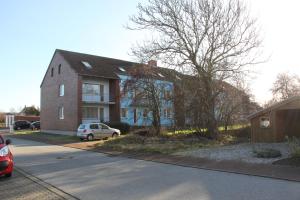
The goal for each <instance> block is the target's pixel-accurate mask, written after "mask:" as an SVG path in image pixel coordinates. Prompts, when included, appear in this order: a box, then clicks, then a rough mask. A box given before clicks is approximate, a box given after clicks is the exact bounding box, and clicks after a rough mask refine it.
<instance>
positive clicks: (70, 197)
mask: <svg viewBox="0 0 300 200" xmlns="http://www.w3.org/2000/svg"><path fill="white" fill-rule="evenodd" d="M14 170H16V171H18V172H19V173H20V174H22V175H23V176H25V177H26V178H28V179H30V180H31V181H33V182H35V183H37V184H39V185H41V186H43V187H45V188H46V189H47V190H49V191H51V192H53V193H55V194H56V195H58V196H60V197H62V198H64V199H66V200H80V199H79V198H77V197H75V196H73V195H71V194H69V193H67V192H65V191H63V190H61V189H59V188H57V187H55V186H54V185H51V184H49V183H47V182H45V181H43V180H42V179H40V178H38V177H36V176H33V175H32V174H30V173H28V172H25V171H24V170H23V169H21V168H19V167H16V166H14Z"/></svg>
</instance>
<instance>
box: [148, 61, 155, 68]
mask: <svg viewBox="0 0 300 200" xmlns="http://www.w3.org/2000/svg"><path fill="white" fill-rule="evenodd" d="M148 65H149V66H150V67H157V61H156V60H149V61H148Z"/></svg>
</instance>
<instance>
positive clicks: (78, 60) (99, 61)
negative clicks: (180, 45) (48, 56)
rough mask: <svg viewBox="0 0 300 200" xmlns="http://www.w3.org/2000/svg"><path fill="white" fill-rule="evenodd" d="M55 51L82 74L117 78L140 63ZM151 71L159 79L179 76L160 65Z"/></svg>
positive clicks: (172, 79) (126, 73) (169, 79)
mask: <svg viewBox="0 0 300 200" xmlns="http://www.w3.org/2000/svg"><path fill="white" fill-rule="evenodd" d="M56 52H58V53H60V54H61V55H62V56H63V57H64V59H65V60H66V61H67V62H68V63H69V64H70V66H71V67H72V68H73V69H74V70H75V72H76V73H78V74H80V75H84V76H94V77H104V78H110V79H119V76H118V74H120V75H129V73H128V72H130V69H132V68H133V67H138V66H139V65H140V64H139V63H135V62H130V61H124V60H119V59H114V58H107V57H102V56H96V55H90V54H84V53H77V52H72V51H65V50H60V49H57V50H56ZM82 62H88V63H89V64H90V65H91V66H92V67H91V68H87V67H86V66H85V65H84V64H83V63H82ZM149 67H150V66H149ZM120 68H123V69H124V70H125V71H122V69H120ZM153 71H154V72H156V73H157V76H156V78H157V79H161V80H168V81H174V77H175V74H177V75H178V76H180V75H179V74H180V73H179V72H176V71H175V70H172V69H167V68H162V67H153ZM158 73H160V74H161V75H162V76H160V75H159V74H158Z"/></svg>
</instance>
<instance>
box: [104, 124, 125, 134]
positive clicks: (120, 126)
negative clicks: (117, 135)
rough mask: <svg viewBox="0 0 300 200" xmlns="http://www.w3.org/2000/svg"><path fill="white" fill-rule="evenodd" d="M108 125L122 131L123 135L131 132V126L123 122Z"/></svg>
mask: <svg viewBox="0 0 300 200" xmlns="http://www.w3.org/2000/svg"><path fill="white" fill-rule="evenodd" d="M105 124H106V125H108V126H110V127H111V128H116V129H119V130H120V131H121V134H127V133H129V131H130V125H129V124H127V123H123V122H107V123H105Z"/></svg>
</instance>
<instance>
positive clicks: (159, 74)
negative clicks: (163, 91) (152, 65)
mask: <svg viewBox="0 0 300 200" xmlns="http://www.w3.org/2000/svg"><path fill="white" fill-rule="evenodd" d="M157 74H158V76H160V77H162V78H164V77H165V76H164V75H162V74H161V73H157Z"/></svg>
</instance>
